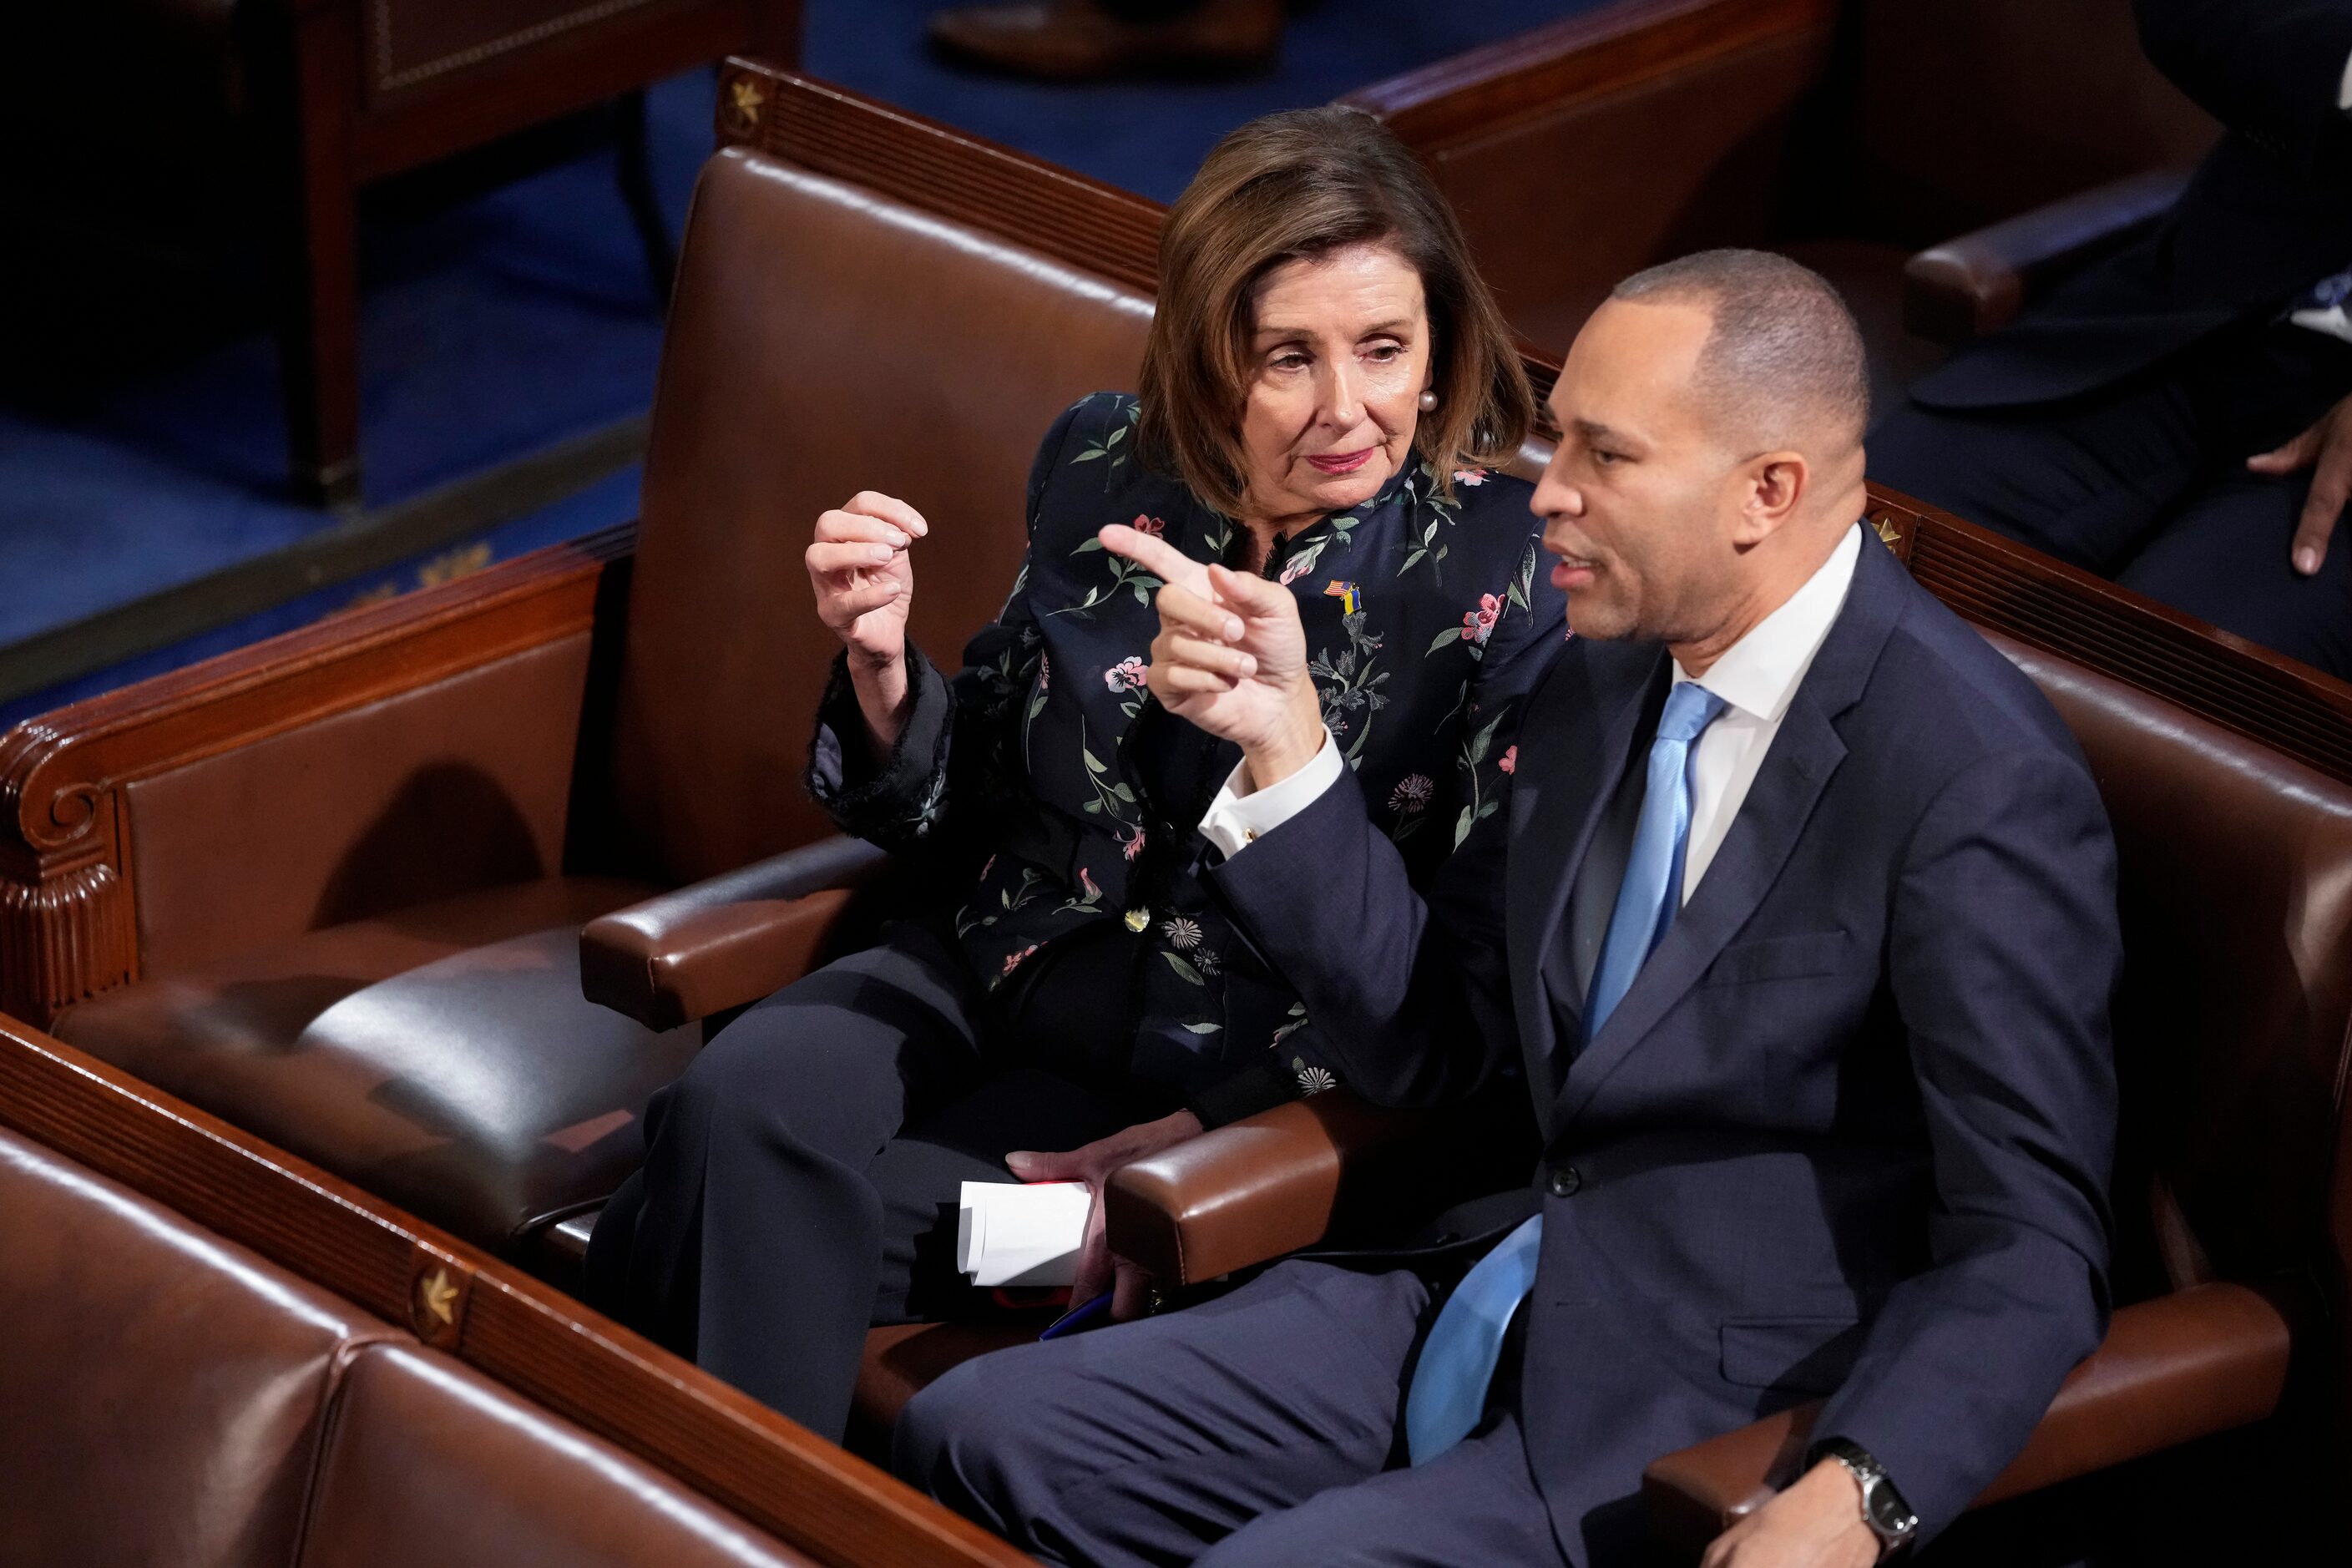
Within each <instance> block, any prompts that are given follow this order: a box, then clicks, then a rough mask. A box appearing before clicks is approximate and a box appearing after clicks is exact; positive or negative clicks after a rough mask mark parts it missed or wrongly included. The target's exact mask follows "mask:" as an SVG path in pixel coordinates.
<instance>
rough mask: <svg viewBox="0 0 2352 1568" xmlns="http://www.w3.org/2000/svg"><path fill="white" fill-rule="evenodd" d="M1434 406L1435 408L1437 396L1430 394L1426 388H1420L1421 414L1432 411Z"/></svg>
mask: <svg viewBox="0 0 2352 1568" xmlns="http://www.w3.org/2000/svg"><path fill="white" fill-rule="evenodd" d="M1436 406H1437V394H1436V393H1434V392H1432V391H1431V390H1429V389H1428V388H1427V387H1423V388H1422V392H1421V411H1422V412H1423V414H1426V413H1428V412H1429V411H1430V410H1432V409H1433V408H1435V407H1436Z"/></svg>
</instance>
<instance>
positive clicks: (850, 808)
mask: <svg viewBox="0 0 2352 1568" xmlns="http://www.w3.org/2000/svg"><path fill="white" fill-rule="evenodd" d="M907 686H908V691H909V692H910V693H911V695H912V696H913V699H914V701H913V703H912V705H911V707H910V709H909V710H908V714H907V723H906V727H905V728H904V729H902V730H900V731H898V743H897V744H896V745H894V746H893V747H891V749H890V754H889V755H888V756H887V757H885V758H883V759H882V760H881V762H880V763H878V764H877V763H875V762H874V761H873V754H872V749H871V748H870V747H869V746H868V744H867V742H866V715H865V712H864V710H861V709H860V708H859V707H858V705H857V689H856V687H855V686H853V685H852V684H851V683H850V679H849V656H848V654H847V653H846V652H843V653H840V654H836V655H835V656H834V660H833V668H832V670H831V672H830V673H829V674H828V675H827V677H826V679H825V687H824V700H822V701H820V702H819V703H818V705H817V720H816V732H815V734H814V736H813V737H812V738H811V739H810V742H809V762H808V775H807V783H808V792H809V794H810V795H811V796H813V797H814V799H815V801H816V803H817V804H818V805H821V806H823V807H824V809H825V811H826V812H827V813H828V814H830V815H831V816H832V817H833V818H834V820H835V821H836V822H838V823H840V824H841V826H843V827H844V828H845V830H847V831H848V832H851V833H854V834H856V835H858V836H859V837H869V836H870V835H868V834H867V833H866V828H868V827H881V826H887V825H888V824H890V823H894V822H898V821H902V820H903V819H905V818H906V817H908V816H910V815H912V814H915V813H918V812H919V811H920V810H921V809H922V807H923V805H924V804H925V803H926V802H927V801H928V800H929V798H930V797H931V796H932V795H934V794H935V793H936V785H937V784H938V782H939V781H940V779H941V778H942V777H943V776H944V774H945V773H946V772H947V764H948V738H949V735H950V732H951V731H952V730H953V728H954V726H953V723H952V720H953V717H954V713H953V710H954V700H953V698H952V697H951V696H950V693H949V691H948V683H947V679H946V678H945V677H944V676H942V675H940V672H939V668H938V667H937V666H935V665H933V664H932V663H931V661H930V660H929V659H928V658H924V657H923V654H922V650H921V649H919V648H918V647H915V646H914V645H913V644H912V643H909V644H908V645H907Z"/></svg>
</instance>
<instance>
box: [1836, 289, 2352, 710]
mask: <svg viewBox="0 0 2352 1568" xmlns="http://www.w3.org/2000/svg"><path fill="white" fill-rule="evenodd" d="M2347 393H2352V343H2345V342H2340V341H2338V340H2336V339H2334V338H2330V337H2326V336H2324V335H2322V334H2321V333H2318V332H2314V331H2306V330H2305V329H2304V328H2301V327H2295V326H2291V325H2285V324H2279V323H2255V324H2250V325H2247V326H2244V327H2241V328H2238V329H2233V330H2231V331H2224V332H2222V333H2221V334H2219V335H2217V336H2215V337H2213V338H2211V339H2209V340H2207V341H2206V342H2202V343H2200V344H2199V345H2197V346H2196V347H2194V348H2192V349H2189V350H2187V351H2184V352H2183V353H2179V354H2176V355H2174V356H2173V357H2172V358H2170V359H2168V360H2166V361H2164V362H2162V363H2158V365H2156V366H2153V367H2151V368H2150V369H2149V370H2147V371H2145V372H2142V373H2140V374H2137V375H2135V376H2133V377H2131V378H2129V379H2127V380H2126V381H2124V382H2121V383H2119V384H2116V385H2114V386H2109V387H2103V388H2100V389H2098V390H2096V391H2094V392H2091V393H2087V394H2084V395H2081V396H2078V397H2073V398H2068V399H2066V400H2064V401H2062V402H2057V403H2043V404H2032V405H2020V406H2013V407H2000V408H1983V409H1976V408H1971V409H1943V408H1931V407H1927V406H1925V405H1921V404H1919V403H1917V402H1909V403H1906V404H1904V405H1902V406H1900V407H1898V408H1896V409H1895V411H1894V413H1893V414H1891V415H1890V416H1888V417H1887V418H1886V419H1885V421H1884V422H1883V423H1882V424H1880V426H1878V428H1877V429H1875V430H1874V431H1873V432H1872V433H1871V437H1870V475H1871V478H1873V479H1877V480H1879V481H1881V482H1882V483H1885V484H1889V485H1892V486H1894V487H1895V489H1899V490H1903V491H1906V492H1907V493H1909V494H1911V495H1914V496H1916V497H1917V498H1919V499H1920V500H1925V501H1927V502H1929V503H1931V504H1933V505H1936V506H1939V507H1942V508H1944V509H1945V510H1948V511H1952V512H1957V513H1958V514H1959V515H1960V516H1962V517H1964V518H1967V519H1968V520H1969V521H1971V522H1979V523H1982V524H1984V525H1985V526H1986V527H1988V528H1991V529H1995V530H1997V531H2000V532H2001V533H2005V534H2007V535H2009V536H2010V537H2011V538H2012V539H2016V540H2020V541H2021V542H2024V543H2027V544H2031V545H2032V546H2034V547H2035V548H2036V549H2039V550H2042V551H2043V552H2046V553H2048V554H2051V555H2054V556H2056V557H2057V558H2058V559H2060V560H2062V561H2066V562H2070V563H2073V564H2074V565H2077V566H2080V567H2083V568H2084V569H2085V570H2087V571H2091V572H2095V573H2096V574H2099V575H2100V576H2103V577H2106V578H2110V579H2112V580H2114V581H2115V582H2117V583H2120V584H2123V585H2124V586H2125V587H2126V588H2131V589H2134V590H2136V591H2137V592H2139V593H2142V594H2146V595H2148V596H2149V597H2150V598H2153V599H2157V600H2159V601H2161V602H2162V603H2164V604H2167V605H2173V606H2174V607H2176V608H2178V609H2181V610H2186V611H2187V612H2189V614H2190V615H2192V616H2198V617H2200V619H2203V620H2207V621H2210V622H2212V623H2213V624H2214V625H2215V626H2220V627H2221V628H2222V629H2223V630H2225V631H2231V632H2235V633H2237V634H2238V635H2239V636H2241V637H2246V638H2248V639H2250V640H2252V641H2253V642H2257V643H2260V644H2262V645H2263V646H2264V647H2272V648H2275V649H2277V650H2278V651H2279V652H2281V653H2284V654H2286V655H2288V656H2290V657H2291V658H2299V659H2301V660H2303V661H2304V662H2305V663H2306V664H2309V665H2313V666H2315V667H2316V668H2320V669H2324V670H2326V671H2327V672H2328V673H2329V674H2331V675H2336V676H2346V677H2352V534H2347V530H2346V529H2344V528H2341V527H2339V528H2338V529H2337V530H2336V534H2335V536H2334V538H2332V539H2331V540H2330V542H2329V543H2328V548H2327V553H2326V559H2325V561H2324V562H2323V563H2322V564H2321V566H2320V570H2319V573H2318V574H2317V575H2316V576H2315V577H2307V578H2306V577H2304V576H2301V575H2299V574H2296V573H2295V571H2294V569H2293V567H2292V566H2291V565H2290V564H2289V563H2288V546H2289V543H2290V542H2291V541H2292V540H2293V539H2294V531H2295V524H2296V521H2297V520H2298V518H2299V517H2300V516H2301V514H2302V510H2303V503H2304V498H2305V496H2306V495H2308V494H2309V492H2310V489H2311V476H2310V473H2309V471H2308V470H2305V472H2303V473H2301V474H2297V475H2294V476H2293V477H2291V478H2284V479H2279V478H2266V477H2264V476H2262V475H2258V474H2251V473H2248V472H2247V471H2246V459H2247V458H2250V457H2252V456H2253V455H2254V454H2256V453H2258V452H2266V451H2269V450H2271V449H2272V448H2273V447H2278V446H2281V445H2283V444H2284V442H2286V441H2287V440H2288V439H2289V438H2290V437H2294V436H2296V435H2299V434H2301V433H2302V432H2303V431H2304V430H2305V428H2307V427H2308V426H2311V425H2312V424H2313V423H2314V422H2315V420H2317V419H2318V417H2319V416H2321V415H2322V414H2324V413H2326V411H2327V409H2328V408H2329V407H2330V406H2332V405H2334V404H2335V403H2336V401H2337V400H2338V399H2339V398H2341V397H2343V396H2344V395H2346V394H2347Z"/></svg>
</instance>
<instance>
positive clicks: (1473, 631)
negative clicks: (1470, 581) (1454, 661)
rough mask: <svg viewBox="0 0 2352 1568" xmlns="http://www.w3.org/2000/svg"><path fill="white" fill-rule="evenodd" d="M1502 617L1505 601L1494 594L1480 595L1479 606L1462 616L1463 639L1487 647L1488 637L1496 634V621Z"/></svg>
mask: <svg viewBox="0 0 2352 1568" xmlns="http://www.w3.org/2000/svg"><path fill="white" fill-rule="evenodd" d="M1502 618H1503V601H1502V600H1500V599H1498V598H1496V597H1495V595H1492V594H1481V595H1478V607H1477V608H1476V609H1475V610H1470V611H1467V612H1465V614H1464V615H1463V616H1462V640H1463V641H1464V642H1470V643H1476V644H1477V645H1478V646H1479V647H1486V639H1487V638H1488V637H1493V636H1494V635H1495V623H1496V621H1499V620H1501V619H1502ZM1441 646H1443V645H1441Z"/></svg>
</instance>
